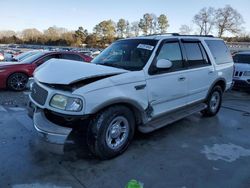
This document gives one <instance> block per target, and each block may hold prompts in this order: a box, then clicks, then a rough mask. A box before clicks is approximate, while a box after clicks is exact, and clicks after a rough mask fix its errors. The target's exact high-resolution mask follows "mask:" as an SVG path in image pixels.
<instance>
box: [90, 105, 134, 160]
mask: <svg viewBox="0 0 250 188" xmlns="http://www.w3.org/2000/svg"><path fill="white" fill-rule="evenodd" d="M134 127H135V121H134V116H133V113H132V112H131V110H130V109H129V108H127V107H125V106H113V107H110V108H108V109H106V110H104V111H102V112H100V113H99V114H97V116H96V117H95V118H94V119H93V120H92V121H91V122H90V124H89V129H88V146H89V149H90V150H91V152H92V153H93V154H94V155H96V156H97V157H99V158H101V159H109V158H112V157H115V156H117V155H119V154H121V153H122V152H124V151H125V150H126V149H127V147H128V145H129V144H130V142H131V141H132V138H133V136H134V129H135V128H134Z"/></svg>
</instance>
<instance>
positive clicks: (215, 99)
mask: <svg viewBox="0 0 250 188" xmlns="http://www.w3.org/2000/svg"><path fill="white" fill-rule="evenodd" d="M219 104H220V93H219V92H218V91H215V92H214V93H213V95H212V97H211V100H210V104H209V105H210V108H211V110H212V111H213V112H215V111H216V110H217V109H218V107H219Z"/></svg>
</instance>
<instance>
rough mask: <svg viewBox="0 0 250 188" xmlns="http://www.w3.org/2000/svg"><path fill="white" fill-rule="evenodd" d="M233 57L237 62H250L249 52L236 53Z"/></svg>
mask: <svg viewBox="0 0 250 188" xmlns="http://www.w3.org/2000/svg"><path fill="white" fill-rule="evenodd" d="M233 59H234V62H235V63H245V64H250V55H248V54H236V55H234V57H233Z"/></svg>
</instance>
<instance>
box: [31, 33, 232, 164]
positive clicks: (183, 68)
mask: <svg viewBox="0 0 250 188" xmlns="http://www.w3.org/2000/svg"><path fill="white" fill-rule="evenodd" d="M232 76H233V60H232V57H231V55H230V53H229V50H228V48H227V47H226V45H225V43H224V41H223V40H221V39H218V38H214V37H211V36H183V35H179V34H168V35H154V36H147V37H137V38H131V39H124V40H119V41H116V42H114V43H113V44H112V45H110V46H109V47H108V48H107V49H105V50H104V51H103V52H102V53H101V54H100V55H99V56H97V57H96V58H95V59H94V60H93V61H92V63H81V62H72V61H68V60H57V59H52V60H50V61H48V62H47V63H46V64H44V65H42V66H40V67H39V68H38V69H37V70H36V72H35V74H34V80H35V82H34V84H33V86H32V88H31V90H32V92H31V95H30V104H29V106H30V107H31V108H32V109H34V110H33V111H32V113H31V115H32V116H33V121H34V126H35V128H36V130H37V131H38V132H39V134H40V135H42V136H43V137H44V138H45V139H46V140H47V141H49V142H54V143H60V144H61V143H63V142H64V141H65V140H66V138H67V137H68V135H69V133H70V132H71V131H72V129H77V128H79V126H80V127H84V126H86V127H88V128H87V142H88V146H89V148H90V150H91V151H92V152H93V153H94V154H95V155H97V156H98V157H100V158H101V159H108V158H112V157H114V156H116V155H118V154H120V153H122V152H123V151H124V150H125V149H126V148H127V147H128V145H129V144H130V142H131V140H132V138H133V136H134V132H135V130H139V131H140V132H143V133H148V132H151V131H154V130H156V129H159V128H161V127H163V126H166V125H168V124H170V123H172V122H174V121H176V120H179V119H181V118H184V117H186V116H188V115H191V114H193V113H197V112H201V113H202V114H203V115H205V116H214V115H215V114H217V112H218V111H219V109H220V106H221V101H222V94H223V92H224V91H225V90H227V89H229V88H230V86H231V83H232ZM30 112H31V111H30Z"/></svg>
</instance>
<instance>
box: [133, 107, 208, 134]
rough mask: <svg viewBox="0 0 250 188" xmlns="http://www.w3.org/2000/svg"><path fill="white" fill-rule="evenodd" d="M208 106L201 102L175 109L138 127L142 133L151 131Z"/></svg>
mask: <svg viewBox="0 0 250 188" xmlns="http://www.w3.org/2000/svg"><path fill="white" fill-rule="evenodd" d="M206 108H207V105H206V104H204V103H199V104H196V105H192V106H190V105H189V106H188V107H184V108H182V109H179V110H175V111H174V112H170V113H167V114H165V115H163V116H161V117H159V118H155V119H152V120H151V121H149V122H148V123H147V124H144V125H141V126H139V127H138V129H139V131H140V132H142V133H149V132H152V131H154V130H157V129H160V128H162V127H164V126H166V125H168V124H171V123H173V122H175V121H178V120H180V119H182V118H185V117H187V116H190V115H192V114H194V113H197V112H200V111H202V110H204V109H206Z"/></svg>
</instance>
